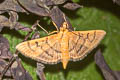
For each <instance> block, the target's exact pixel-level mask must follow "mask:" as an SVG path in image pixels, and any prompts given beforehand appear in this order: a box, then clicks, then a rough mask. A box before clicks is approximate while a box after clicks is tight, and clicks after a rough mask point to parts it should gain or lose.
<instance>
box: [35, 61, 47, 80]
mask: <svg viewBox="0 0 120 80" xmlns="http://www.w3.org/2000/svg"><path fill="white" fill-rule="evenodd" d="M44 68H45V66H44V65H43V64H42V63H39V62H37V70H36V73H37V75H38V76H39V78H40V79H41V80H46V79H45V74H44V71H43V70H44Z"/></svg>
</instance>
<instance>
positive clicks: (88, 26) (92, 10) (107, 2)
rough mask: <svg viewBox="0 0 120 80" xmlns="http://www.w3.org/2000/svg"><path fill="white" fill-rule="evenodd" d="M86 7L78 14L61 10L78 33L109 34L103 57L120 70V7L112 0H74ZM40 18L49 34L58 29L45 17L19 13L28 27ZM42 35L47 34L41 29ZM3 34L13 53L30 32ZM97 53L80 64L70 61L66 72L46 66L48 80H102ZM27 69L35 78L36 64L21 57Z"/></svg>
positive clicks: (59, 68) (60, 68) (4, 31)
mask: <svg viewBox="0 0 120 80" xmlns="http://www.w3.org/2000/svg"><path fill="white" fill-rule="evenodd" d="M74 1H75V2H77V3H79V4H81V5H83V6H84V7H83V8H80V9H77V10H75V11H70V10H67V9H61V10H62V11H63V12H64V13H65V14H66V15H67V16H68V18H69V20H70V22H71V24H72V26H73V27H74V29H75V30H95V29H102V30H105V31H106V32H107V34H106V36H105V38H104V39H103V40H102V42H101V44H100V46H101V48H102V52H103V55H104V58H105V60H106V62H107V63H108V65H109V66H110V68H111V69H113V70H120V51H119V50H120V6H118V5H116V4H114V3H113V2H112V0H80V1H79V0H74ZM36 19H40V24H41V25H42V26H43V27H44V28H45V29H47V30H49V32H51V31H53V30H55V28H54V26H53V25H51V24H52V23H51V21H50V20H49V19H48V18H46V17H38V16H36V15H32V14H30V15H26V14H22V13H19V21H20V22H21V23H22V24H23V25H25V26H27V27H31V25H32V24H33V23H34V22H35V21H36ZM39 31H40V35H41V37H42V36H46V35H47V34H46V33H45V32H44V31H42V30H41V29H40V30H39ZM2 33H3V34H4V36H5V37H6V38H7V39H8V40H9V43H10V50H11V51H12V52H13V53H14V52H15V46H16V45H17V44H18V43H20V42H21V41H22V40H23V39H24V37H25V35H26V34H27V33H25V32H23V31H19V32H18V31H15V30H10V29H8V28H4V29H3V31H2ZM95 51H96V50H94V51H92V52H91V53H90V54H89V55H88V56H87V57H86V58H85V59H83V60H82V61H77V62H69V64H68V66H67V69H66V70H63V68H62V64H61V63H59V64H56V65H45V66H46V68H45V76H46V80H103V79H104V78H103V76H102V74H101V72H100V70H99V68H98V67H97V66H96V64H95V61H94V54H95ZM19 56H20V58H21V60H22V63H23V65H24V67H25V69H26V70H27V71H28V72H29V73H30V74H31V75H32V77H33V79H34V80H38V77H37V76H36V62H35V61H33V60H31V59H29V58H26V57H24V56H22V55H19Z"/></svg>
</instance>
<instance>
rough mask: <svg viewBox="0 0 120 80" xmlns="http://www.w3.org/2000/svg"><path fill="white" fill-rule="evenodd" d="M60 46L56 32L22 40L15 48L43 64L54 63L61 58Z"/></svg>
mask: <svg viewBox="0 0 120 80" xmlns="http://www.w3.org/2000/svg"><path fill="white" fill-rule="evenodd" d="M60 47H61V45H60V43H59V40H58V34H55V35H51V36H48V37H44V38H39V39H34V40H30V41H25V42H22V43H20V44H18V45H17V46H16V49H17V50H18V51H20V52H21V53H22V54H23V55H25V56H26V57H30V58H32V59H34V60H37V61H40V62H43V63H45V64H55V63H58V62H59V61H60V60H61V51H60Z"/></svg>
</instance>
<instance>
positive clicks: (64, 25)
mask: <svg viewBox="0 0 120 80" xmlns="http://www.w3.org/2000/svg"><path fill="white" fill-rule="evenodd" d="M66 30H68V23H67V22H63V25H62V27H60V31H66Z"/></svg>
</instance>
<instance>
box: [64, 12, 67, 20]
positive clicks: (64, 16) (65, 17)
mask: <svg viewBox="0 0 120 80" xmlns="http://www.w3.org/2000/svg"><path fill="white" fill-rule="evenodd" d="M63 18H64V20H65V22H67V19H66V17H65V14H64V13H63Z"/></svg>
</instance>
